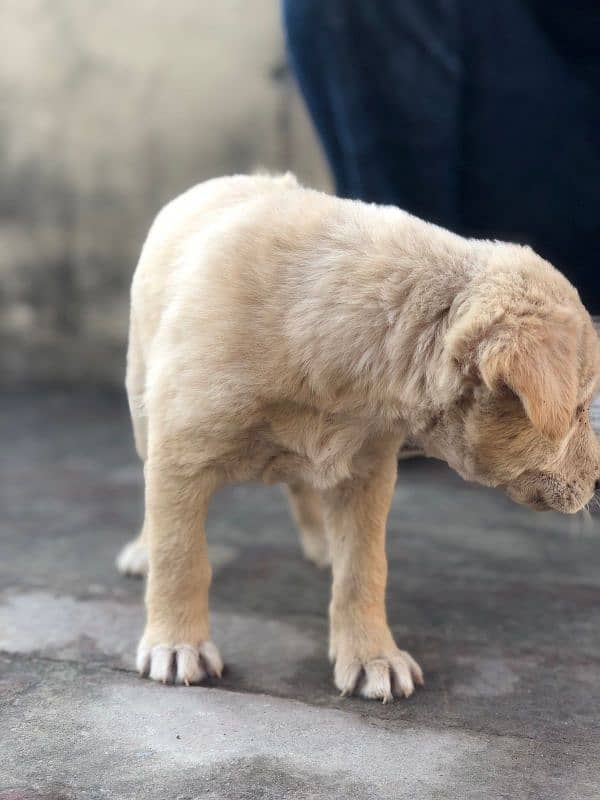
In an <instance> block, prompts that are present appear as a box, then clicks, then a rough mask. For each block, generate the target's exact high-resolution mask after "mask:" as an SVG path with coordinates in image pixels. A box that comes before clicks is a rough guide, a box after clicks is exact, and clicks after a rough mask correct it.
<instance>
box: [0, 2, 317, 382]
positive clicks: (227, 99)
mask: <svg viewBox="0 0 600 800" xmlns="http://www.w3.org/2000/svg"><path fill="white" fill-rule="evenodd" d="M251 5H252V8H251V11H249V6H248V3H247V2H244V0H220V2H214V3H211V2H208V0H204V2H200V3H198V2H197V1H196V0H170V2H169V3H163V2H158V0H127V2H125V3H124V2H121V0H103V2H93V1H91V0H52V2H48V0H8V2H6V3H3V4H2V33H3V37H2V44H3V55H4V58H3V69H2V76H1V77H0V90H1V92H2V103H1V104H0V241H1V243H2V247H0V281H1V283H2V292H1V293H0V342H1V344H2V347H0V370H1V371H2V375H3V378H4V379H5V380H6V379H7V378H9V379H11V380H14V381H19V380H24V379H25V380H32V379H37V380H39V379H48V380H61V379H62V380H72V381H77V380H78V379H80V378H88V379H94V380H101V381H103V382H107V383H111V382H118V383H120V382H121V373H122V363H123V348H124V339H125V333H126V330H127V320H126V310H127V290H128V287H129V283H130V279H131V274H132V272H133V268H134V266H135V263H136V260H137V257H138V255H139V251H140V247H141V244H142V241H143V237H144V236H145V234H146V232H147V230H148V228H149V226H150V223H151V221H152V218H153V217H154V215H155V214H156V212H157V211H158V209H159V208H160V207H161V205H163V204H164V203H165V202H166V201H167V200H168V199H170V198H171V197H174V196H175V195H176V194H178V193H179V192H181V191H183V190H184V189H187V188H188V187H189V186H192V185H193V184H194V183H197V182H198V181H200V180H205V179H206V178H209V177H214V176H215V175H221V174H228V173H231V172H248V171H251V170H253V169H255V168H257V167H259V166H262V167H265V168H268V169H271V170H282V169H293V170H296V171H297V172H298V174H299V175H300V176H301V177H302V179H303V180H304V181H306V182H308V183H310V184H315V185H324V184H325V183H326V172H325V168H324V166H323V159H322V158H321V156H320V153H319V149H318V147H317V145H316V143H315V138H314V136H313V134H312V129H311V127H310V125H309V122H308V120H307V116H306V113H305V112H304V109H303V107H302V104H301V103H300V101H299V98H298V97H297V94H296V93H295V92H294V91H293V87H292V84H291V80H290V78H289V76H288V75H287V72H286V69H285V58H284V48H283V35H282V31H281V25H280V20H279V3H277V2H273V0H252V4H251Z"/></svg>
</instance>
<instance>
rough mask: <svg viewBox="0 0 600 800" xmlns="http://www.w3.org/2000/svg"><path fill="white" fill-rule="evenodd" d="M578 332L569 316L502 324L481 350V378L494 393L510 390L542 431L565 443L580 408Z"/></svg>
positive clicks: (565, 313) (519, 319)
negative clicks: (501, 388) (503, 387)
mask: <svg viewBox="0 0 600 800" xmlns="http://www.w3.org/2000/svg"><path fill="white" fill-rule="evenodd" d="M577 346H578V338H577V327H576V325H575V320H574V319H573V317H572V315H571V314H570V313H569V312H568V311H562V310H561V309H555V310H553V312H552V315H551V316H550V317H545V318H542V317H537V316H523V317H516V318H512V319H508V320H505V321H502V322H499V323H497V326H494V327H493V328H492V330H491V331H490V333H489V335H488V336H486V337H485V338H484V339H483V340H481V341H480V344H479V348H478V367H479V373H480V375H481V377H482V379H483V381H484V383H485V384H486V385H487V386H488V388H489V389H491V390H496V389H498V388H500V387H501V386H502V385H504V386H508V388H509V389H511V390H512V391H513V392H514V393H515V394H516V395H517V396H518V397H519V399H520V400H521V403H522V404H523V408H524V409H525V413H526V414H527V416H528V417H529V419H530V420H531V423H532V424H533V426H534V427H535V428H537V430H539V431H540V433H542V434H543V435H544V436H547V437H548V438H549V439H552V440H554V441H558V440H559V439H562V438H563V437H564V436H565V435H566V434H567V432H568V431H569V428H570V427H571V423H572V421H573V416H574V413H575V409H576V406H577Z"/></svg>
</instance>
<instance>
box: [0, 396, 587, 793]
mask: <svg viewBox="0 0 600 800" xmlns="http://www.w3.org/2000/svg"><path fill="white" fill-rule="evenodd" d="M0 434H1V438H0V441H1V443H2V447H1V448H0V468H1V471H2V474H1V476H0V477H1V480H0V503H1V505H0V547H1V551H0V615H1V619H0V650H1V651H2V655H1V656H0V715H1V717H0V798H2V799H3V800H8V799H9V798H11V800H16V799H17V798H28V800H29V799H33V798H36V799H37V800H49V798H148V799H150V800H152V799H153V798H157V800H158V799H159V798H160V800H164V798H180V800H184V798H190V799H191V798H227V800H241V799H242V798H243V799H244V800H246V799H250V798H269V799H270V798H272V799H273V800H282V799H283V798H306V799H307V800H308V798H310V799H311V800H321V798H323V800H325V799H327V800H338V799H339V800H346V799H347V798H354V800H362V799H363V798H370V799H371V798H373V799H377V798H394V800H399V799H402V798H411V800H421V799H422V800H436V799H437V798H439V800H446V798H461V800H462V799H463V798H486V800H494V799H495V798H510V799H511V800H515V799H517V798H543V799H544V800H546V799H547V798H551V799H552V800H553V799H554V798H556V799H557V800H586V799H588V798H589V800H592V798H593V800H597V798H598V797H599V796H600V765H599V764H598V755H599V754H600V729H599V726H598V719H599V710H600V536H599V535H598V534H599V530H598V528H599V523H598V519H597V518H596V519H594V520H593V521H586V520H584V519H583V518H582V517H575V518H566V517H559V516H554V515H536V514H534V513H533V512H530V511H527V510H524V509H519V508H517V507H515V506H513V505H511V504H510V503H509V501H508V500H506V499H505V498H503V497H502V496H501V495H500V494H499V493H495V492H489V491H486V490H483V489H479V488H476V487H472V486H468V485H466V484H464V483H462V482H461V481H460V479H459V478H457V477H456V476H454V475H453V474H451V473H450V472H449V471H448V470H447V469H446V468H445V467H444V466H443V465H439V464H435V463H433V462H426V461H407V462H404V463H402V464H401V466H400V474H399V480H398V487H397V491H396V496H395V501H394V505H393V509H392V512H391V515H390V522H389V548H388V549H389V557H390V584H389V616H390V620H391V624H392V627H393V630H394V632H395V634H396V637H397V640H398V642H399V643H400V644H401V646H404V647H406V648H407V649H409V650H411V652H412V653H413V654H414V656H415V657H416V658H417V659H418V660H419V661H420V663H421V665H422V666H423V668H424V669H425V672H426V681H427V683H426V687H425V689H423V690H420V691H418V692H417V693H416V695H415V696H414V697H412V698H411V699H410V700H408V701H397V702H395V703H394V704H393V705H388V706H383V705H380V704H377V703H372V702H368V701H364V700H359V699H341V698H339V697H338V696H337V694H336V691H335V690H334V688H333V685H332V682H331V676H330V669H329V666H328V664H327V659H326V636H327V624H326V607H327V599H328V589H329V578H328V575H327V573H326V572H321V571H318V570H317V569H316V568H314V567H312V566H311V565H310V564H308V563H306V562H304V561H303V560H302V558H301V555H300V549H299V546H298V543H297V540H296V538H295V534H294V530H293V527H292V524H291V522H290V519H289V517H288V514H287V509H286V507H285V503H284V501H283V498H282V495H281V493H280V491H279V490H278V488H277V487H274V488H265V487H261V486H251V485H247V486H240V487H233V488H231V489H228V490H226V491H223V492H222V493H221V494H219V495H218V496H217V497H216V498H215V501H214V504H213V507H212V509H211V515H210V521H209V538H210V541H211V551H212V557H213V563H214V566H215V578H214V589H213V592H212V608H213V625H214V638H215V640H216V641H217V642H218V643H219V645H220V646H221V651H222V653H223V655H224V657H225V659H226V661H227V663H228V666H229V669H228V672H227V674H226V676H225V677H224V679H223V681H222V682H221V683H220V684H219V685H218V686H216V685H214V686H207V687H195V688H174V687H162V686H159V685H154V684H151V683H149V682H147V681H143V680H141V679H139V678H138V677H137V676H136V675H135V674H134V672H133V669H132V663H133V653H134V649H135V645H136V640H137V637H138V635H139V633H140V631H141V627H142V621H143V613H142V602H141V595H142V588H143V587H142V584H141V582H139V581H135V580H131V579H130V580H127V579H124V578H122V577H120V576H119V575H118V574H117V573H116V571H115V569H114V566H113V562H114V557H115V555H116V553H117V551H118V550H119V548H120V546H121V545H122V544H123V543H124V542H125V541H126V540H127V539H128V538H129V537H131V536H132V535H133V533H134V532H135V530H136V527H137V526H138V524H139V522H140V515H141V475H140V470H139V467H138V465H137V464H136V461H135V457H134V454H133V448H132V444H131V439H130V434H129V429H128V422H127V416H126V411H125V406H124V402H123V400H122V398H120V397H106V396H97V395H94V394H92V393H87V394H84V393H77V394H71V395H69V394H65V393H60V392H45V391H44V392H43V391H38V392H36V393H25V392H24V393H12V394H6V395H4V396H3V397H2V398H1V399H0Z"/></svg>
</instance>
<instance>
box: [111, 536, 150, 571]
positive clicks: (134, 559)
mask: <svg viewBox="0 0 600 800" xmlns="http://www.w3.org/2000/svg"><path fill="white" fill-rule="evenodd" d="M117 569H118V570H119V572H120V573H121V574H122V575H131V576H134V577H136V578H137V577H142V576H144V575H145V574H146V573H147V572H148V551H147V550H146V548H145V546H144V545H143V543H142V542H140V540H139V539H134V540H133V541H132V542H128V543H127V544H126V545H125V547H124V548H123V549H122V550H121V552H120V553H119V555H118V556H117Z"/></svg>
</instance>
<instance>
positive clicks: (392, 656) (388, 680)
mask: <svg viewBox="0 0 600 800" xmlns="http://www.w3.org/2000/svg"><path fill="white" fill-rule="evenodd" d="M361 673H362V674H363V675H364V678H363V680H362V681H359V677H360V675H361ZM334 677H335V684H336V686H337V688H338V689H340V690H341V696H342V697H347V696H348V695H351V694H353V692H354V691H355V690H357V686H358V694H360V695H361V697H365V698H367V699H369V700H381V701H382V702H383V703H384V704H387V703H391V702H393V700H394V697H406V698H408V697H410V696H411V695H412V694H413V693H414V691H415V683H417V684H419V685H422V681H423V673H422V672H421V668H420V667H419V665H418V664H417V662H416V661H415V660H414V659H413V658H412V656H410V655H409V654H408V653H405V652H404V651H402V650H396V651H394V652H391V653H389V654H386V655H384V656H381V657H378V658H373V659H370V660H364V661H358V660H356V659H352V660H350V661H344V660H343V659H340V658H338V659H337V660H336V664H335V672H334Z"/></svg>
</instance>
